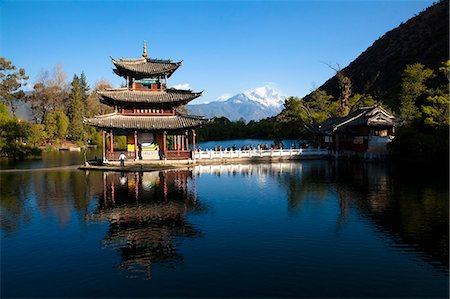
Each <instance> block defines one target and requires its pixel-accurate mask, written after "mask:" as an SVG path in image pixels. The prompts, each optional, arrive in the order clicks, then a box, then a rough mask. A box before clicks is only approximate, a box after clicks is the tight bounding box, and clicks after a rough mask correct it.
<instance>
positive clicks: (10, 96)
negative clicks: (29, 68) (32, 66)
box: [0, 57, 28, 117]
mask: <svg viewBox="0 0 450 299" xmlns="http://www.w3.org/2000/svg"><path fill="white" fill-rule="evenodd" d="M26 80H28V76H26V75H25V69H23V68H21V69H17V68H16V66H15V65H13V64H12V62H11V61H8V60H6V59H5V58H4V57H0V97H1V100H2V103H4V104H5V105H7V106H8V107H9V108H10V109H11V112H12V114H13V117H16V108H17V107H16V105H17V102H18V101H21V100H23V99H24V98H25V93H24V92H23V90H21V89H20V88H21V87H22V86H25V85H26V82H25V81H26Z"/></svg>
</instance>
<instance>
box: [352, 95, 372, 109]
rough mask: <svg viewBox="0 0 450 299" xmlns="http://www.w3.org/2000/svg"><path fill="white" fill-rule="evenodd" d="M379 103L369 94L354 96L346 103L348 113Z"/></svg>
mask: <svg viewBox="0 0 450 299" xmlns="http://www.w3.org/2000/svg"><path fill="white" fill-rule="evenodd" d="M378 104H379V102H378V101H377V100H375V99H374V98H373V97H372V96H371V95H370V94H359V93H357V94H354V95H353V96H352V97H351V98H350V99H349V101H348V105H349V109H350V111H354V110H356V109H358V108H359V107H369V106H375V105H378Z"/></svg>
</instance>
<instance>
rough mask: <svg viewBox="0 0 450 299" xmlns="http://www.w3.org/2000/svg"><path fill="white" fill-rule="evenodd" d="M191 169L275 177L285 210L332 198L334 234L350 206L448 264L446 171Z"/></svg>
mask: <svg viewBox="0 0 450 299" xmlns="http://www.w3.org/2000/svg"><path fill="white" fill-rule="evenodd" d="M195 171H196V173H198V174H201V173H203V172H205V173H212V174H216V175H219V176H220V175H235V174H236V173H239V174H241V175H243V176H246V175H255V176H257V177H258V179H261V178H263V179H268V177H270V178H271V179H273V178H275V179H276V180H277V181H278V182H279V183H280V185H281V186H283V187H284V188H285V189H286V190H287V200H288V209H289V212H290V213H298V212H299V211H301V208H302V204H303V203H304V202H305V201H306V200H314V201H322V200H324V199H325V198H326V197H327V196H329V195H333V196H336V197H337V199H338V203H339V214H338V215H337V216H338V218H337V222H336V229H337V232H339V231H340V229H341V228H342V227H343V226H345V225H346V223H347V222H348V219H349V217H350V215H351V212H352V210H353V211H354V209H355V208H356V209H357V210H358V212H359V213H360V214H361V215H362V216H364V217H365V218H366V219H367V220H369V221H370V222H371V223H373V224H374V225H375V227H376V228H377V230H379V231H381V232H382V233H383V234H384V235H386V236H388V237H389V238H390V239H391V240H393V241H394V242H396V244H398V245H400V246H403V245H404V246H407V247H408V250H411V249H414V250H415V251H417V252H418V253H419V255H420V256H422V258H424V259H425V260H428V261H429V262H431V263H438V264H439V265H440V267H442V266H444V267H447V268H448V243H449V227H448V217H449V202H448V198H449V187H448V174H444V175H442V174H436V173H435V172H434V171H418V170H414V171H411V170H409V169H403V168H400V167H394V166H389V165H386V164H382V165H380V164H375V163H347V162H345V161H336V162H325V161H305V162H281V163H272V164H253V165H252V164H248V165H242V164H241V165H239V164H238V165H210V166H198V167H196V168H195Z"/></svg>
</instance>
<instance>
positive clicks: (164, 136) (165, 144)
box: [163, 131, 167, 151]
mask: <svg viewBox="0 0 450 299" xmlns="http://www.w3.org/2000/svg"><path fill="white" fill-rule="evenodd" d="M163 150H164V151H166V150H167V132H166V131H164V132H163Z"/></svg>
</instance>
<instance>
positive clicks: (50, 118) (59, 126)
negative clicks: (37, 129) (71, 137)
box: [44, 108, 69, 141]
mask: <svg viewBox="0 0 450 299" xmlns="http://www.w3.org/2000/svg"><path fill="white" fill-rule="evenodd" d="M44 126H45V131H46V132H47V137H48V138H49V139H50V140H53V141H60V140H63V139H65V138H66V137H67V134H68V129H69V118H68V117H67V115H66V113H65V112H64V110H63V109H61V108H58V109H55V110H52V111H50V112H49V113H48V114H47V115H46V116H45V119H44Z"/></svg>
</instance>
